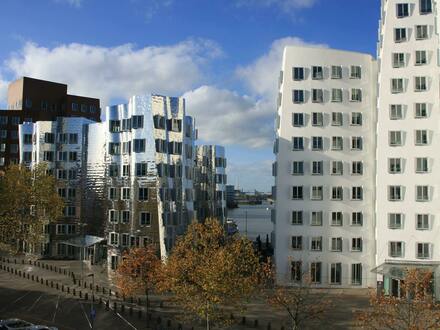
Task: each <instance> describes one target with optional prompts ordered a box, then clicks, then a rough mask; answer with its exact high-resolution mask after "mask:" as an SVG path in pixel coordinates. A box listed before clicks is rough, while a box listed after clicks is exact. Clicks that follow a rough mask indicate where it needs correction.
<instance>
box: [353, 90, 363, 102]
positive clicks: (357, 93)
mask: <svg viewBox="0 0 440 330" xmlns="http://www.w3.org/2000/svg"><path fill="white" fill-rule="evenodd" d="M350 101H352V102H362V90H360V89H358V88H352V89H351V99H350Z"/></svg>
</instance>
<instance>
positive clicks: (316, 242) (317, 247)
mask: <svg viewBox="0 0 440 330" xmlns="http://www.w3.org/2000/svg"><path fill="white" fill-rule="evenodd" d="M310 250H312V251H322V237H321V236H319V237H312V239H311V245H310Z"/></svg>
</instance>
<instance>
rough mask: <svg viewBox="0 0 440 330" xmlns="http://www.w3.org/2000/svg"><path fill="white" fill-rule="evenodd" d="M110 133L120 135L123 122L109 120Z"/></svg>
mask: <svg viewBox="0 0 440 330" xmlns="http://www.w3.org/2000/svg"><path fill="white" fill-rule="evenodd" d="M109 131H110V133H119V132H120V131H121V121H120V120H109Z"/></svg>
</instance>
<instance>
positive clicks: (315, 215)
mask: <svg viewBox="0 0 440 330" xmlns="http://www.w3.org/2000/svg"><path fill="white" fill-rule="evenodd" d="M310 225H311V226H322V211H312V217H311V220H310Z"/></svg>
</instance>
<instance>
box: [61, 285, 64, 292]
mask: <svg viewBox="0 0 440 330" xmlns="http://www.w3.org/2000/svg"><path fill="white" fill-rule="evenodd" d="M61 292H64V284H62V285H61Z"/></svg>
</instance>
